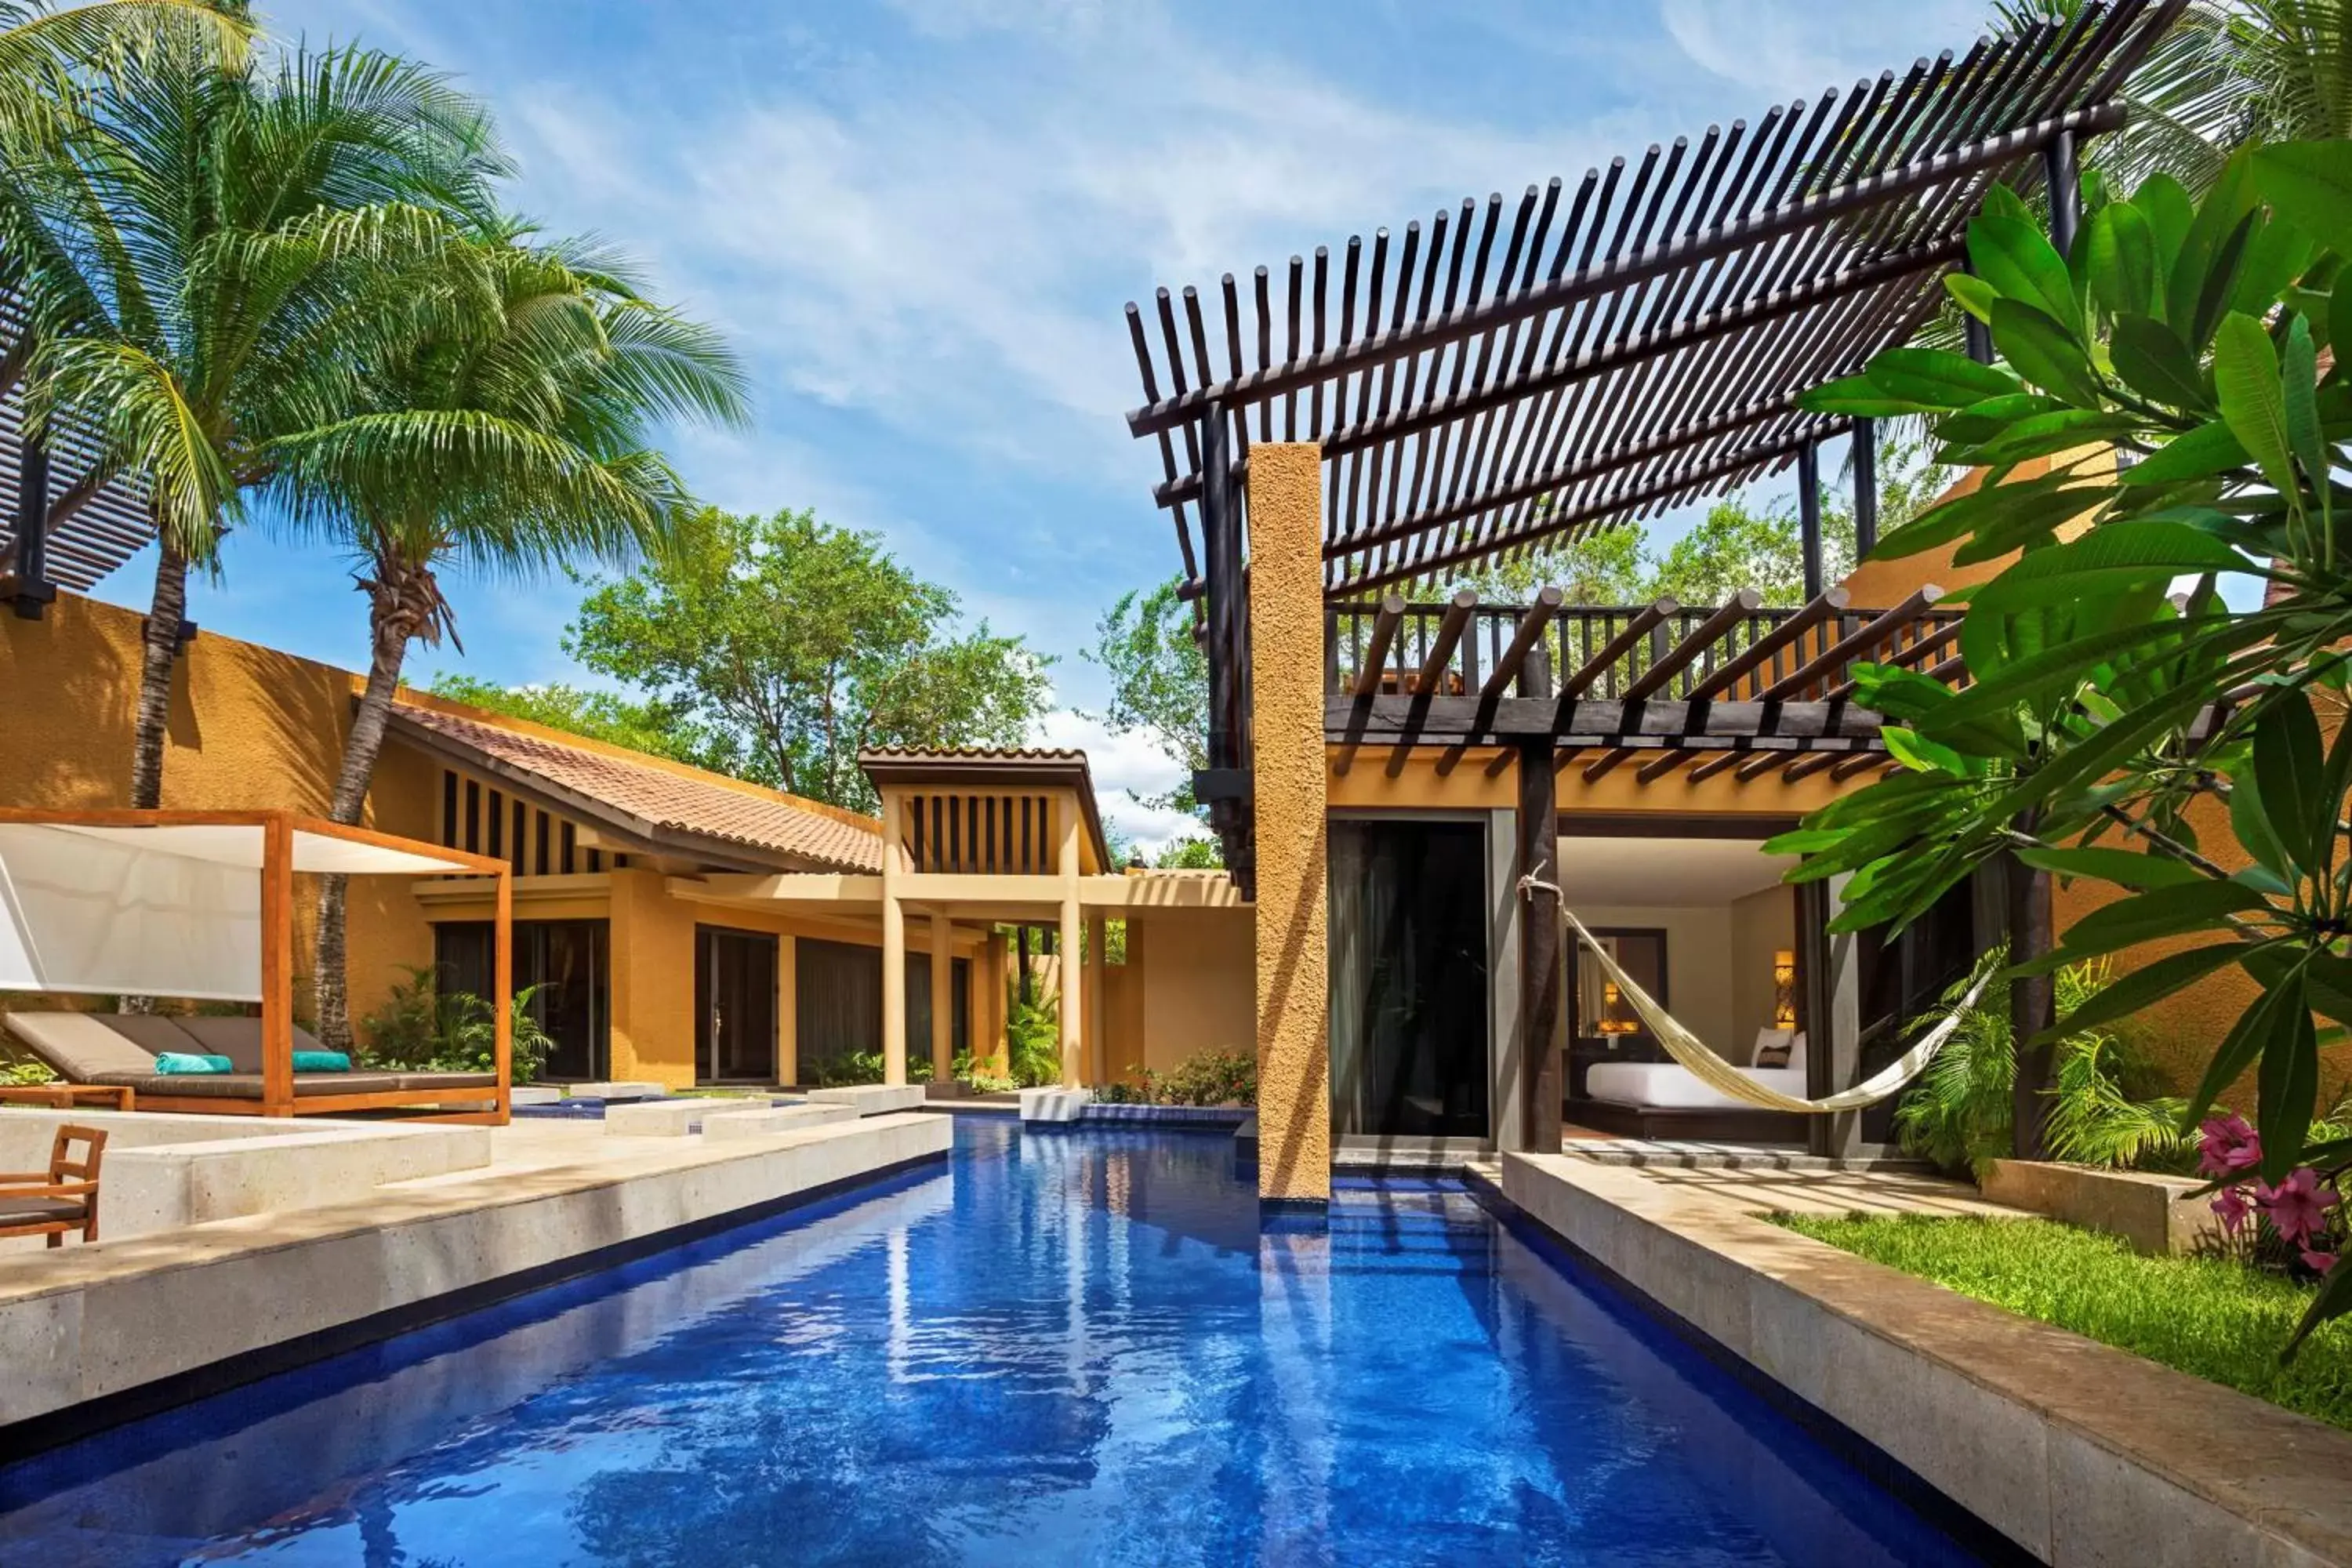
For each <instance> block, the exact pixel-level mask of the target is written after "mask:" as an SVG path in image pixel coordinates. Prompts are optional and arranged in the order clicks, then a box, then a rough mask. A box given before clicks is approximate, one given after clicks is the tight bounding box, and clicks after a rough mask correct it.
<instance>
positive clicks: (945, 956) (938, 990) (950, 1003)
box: [931, 910, 955, 1083]
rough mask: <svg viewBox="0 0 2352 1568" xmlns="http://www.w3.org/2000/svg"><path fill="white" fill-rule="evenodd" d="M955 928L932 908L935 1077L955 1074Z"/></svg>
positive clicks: (942, 1080) (940, 1080)
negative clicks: (953, 944)
mask: <svg viewBox="0 0 2352 1568" xmlns="http://www.w3.org/2000/svg"><path fill="white" fill-rule="evenodd" d="M954 935H955V928H954V927H953V926H951V925H950V924H949V923H948V917H947V915H946V913H945V912H944V911H943V910H932V911H931V1081H932V1082H933V1083H945V1082H946V1081H947V1080H948V1079H950V1078H953V1077H954V1076H955V949H954V948H953V946H952V945H951V942H953V939H954Z"/></svg>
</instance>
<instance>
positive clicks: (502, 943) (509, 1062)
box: [287, 864, 514, 1127]
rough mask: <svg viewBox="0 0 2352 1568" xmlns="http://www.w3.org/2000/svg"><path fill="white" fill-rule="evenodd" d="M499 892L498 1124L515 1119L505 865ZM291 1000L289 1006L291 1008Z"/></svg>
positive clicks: (494, 1055)
mask: <svg viewBox="0 0 2352 1568" xmlns="http://www.w3.org/2000/svg"><path fill="white" fill-rule="evenodd" d="M497 875H498V889H499V890H498V893H497V896H496V899H495V901H494V904H493V909H492V913H491V917H490V1003H491V1005H492V1006H493V1007H495V1008H497V1010H498V1012H497V1016H495V1017H493V1018H492V1019H491V1021H490V1065H491V1067H492V1068H493V1069H494V1070H496V1072H497V1073H498V1075H499V1113H498V1124H499V1126H500V1127H504V1126H505V1125H507V1123H508V1122H509V1121H512V1120H513V1119H514V877H513V875H512V873H510V872H509V870H508V869H507V868H506V866H505V865H504V864H501V865H500V866H499V869H498V873H497ZM288 1005H289V1007H290V1006H291V1005H293V1004H292V1000H291V998H289V1000H288ZM287 1039H288V1051H289V1055H288V1057H287V1061H288V1064H289V1067H290V1066H291V1064H292V1061H293V1057H292V1054H291V1052H292V1039H293V1034H292V1025H291V1022H290V1020H289V1026H288V1035H287Z"/></svg>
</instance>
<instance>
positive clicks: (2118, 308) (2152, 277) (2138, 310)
mask: <svg viewBox="0 0 2352 1568" xmlns="http://www.w3.org/2000/svg"><path fill="white" fill-rule="evenodd" d="M2078 254H2079V257H2080V259H2081V260H2082V263H2083V266H2084V272H2085V274H2086V275H2087V277H2088V279H2089V281H2090V285H2091V298H2092V299H2094V300H2097V301H2098V303H2099V307H2100V309H2101V310H2104V311H2105V312H2106V314H2108V315H2110V316H2125V315H2136V316H2141V317H2146V316H2147V315H2148V314H2150V313H2151V312H2153V311H2156V310H2160V309H2162V296H2161V295H2160V294H2159V293H2158V283H2159V281H2160V280H2161V279H2162V278H2163V276H2164V275H2163V273H2162V272H2161V271H2160V270H2159V269H2158V263H2157V256H2156V231H2155V229H2154V228H2153V227H2151V226H2149V224H2148V221H2147V214H2146V213H2144V212H2142V211H2140V209H2139V208H2137V207H2136V206H2133V205H2131V204H2130V203H2129V202H2110V203H2108V204H2107V205H2105V206H2104V207H2101V208H2100V209H2099V210H2098V212H2096V213H2095V214H2094V215H2093V216H2092V218H2091V221H2090V222H2089V224H2087V225H2086V226H2084V230H2083V244H2082V247H2081V249H2080V251H2079V253H2078Z"/></svg>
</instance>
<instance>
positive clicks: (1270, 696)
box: [1249, 442, 1331, 1202]
mask: <svg viewBox="0 0 2352 1568" xmlns="http://www.w3.org/2000/svg"><path fill="white" fill-rule="evenodd" d="M1249 539H1250V560H1249V572H1250V575H1249V614H1250V623H1249V625H1250V661H1249V666H1250V668H1249V681H1250V704H1251V712H1252V721H1251V722H1252V727H1253V729H1252V741H1253V747H1254V760H1255V780H1254V781H1253V782H1254V785H1255V792H1256V796H1255V803H1254V805H1253V812H1254V820H1255V836H1256V841H1257V917H1258V918H1257V921H1256V928H1255V937H1256V942H1255V945H1256V950H1257V955H1256V964H1255V968H1256V973H1257V1030H1256V1038H1257V1058H1258V1186H1257V1190H1258V1196H1259V1198H1260V1199H1261V1200H1271V1201H1274V1202H1321V1201H1325V1200H1328V1198H1329V1197H1330V1195H1331V1068H1330V1041H1329V1037H1328V1016H1329V1013H1330V997H1329V988H1328V983H1327V978H1326V975H1327V970H1328V954H1327V952H1326V951H1325V940H1326V939H1325V921H1326V914H1327V901H1328V900H1327V896H1326V889H1325V886H1324V878H1325V874H1326V872H1325V865H1326V860H1325V856H1326V847H1327V845H1326V832H1325V816H1324V813H1325V803H1326V795H1325V783H1326V779H1327V776H1328V761H1327V759H1326V756H1325V751H1324V745H1323V551H1322V545H1323V453H1322V448H1321V447H1320V446H1319V445H1318V444H1317V443H1314V442H1289V443H1282V444H1275V443H1265V444H1261V445H1259V446H1256V447H1252V448H1251V449H1250V463H1249Z"/></svg>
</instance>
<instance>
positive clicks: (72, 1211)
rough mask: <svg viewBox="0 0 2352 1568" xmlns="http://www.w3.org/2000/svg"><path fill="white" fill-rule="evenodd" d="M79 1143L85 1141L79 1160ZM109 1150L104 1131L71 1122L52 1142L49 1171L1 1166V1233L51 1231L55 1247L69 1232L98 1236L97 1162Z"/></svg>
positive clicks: (45, 1233) (88, 1238) (42, 1233)
mask: <svg viewBox="0 0 2352 1568" xmlns="http://www.w3.org/2000/svg"><path fill="white" fill-rule="evenodd" d="M76 1143H79V1144H82V1145H84V1149H83V1152H82V1156H81V1158H80V1159H79V1160H77V1159H75V1158H74V1157H73V1146H74V1145H75V1144H76ZM105 1153H106V1134H105V1133H104V1132H102V1131H99V1130H98V1129H97V1128H95V1127H75V1126H71V1125H68V1126H63V1127H60V1128H58V1137H57V1142H55V1143H52V1144H51V1145H50V1146H49V1168H48V1169H47V1170H46V1171H0V1236H46V1237H48V1238H49V1245H50V1246H51V1247H62V1246H64V1245H65V1239H66V1232H68V1231H69V1230H78V1231H79V1232H81V1238H82V1240H84V1241H86V1242H88V1241H96V1240H97V1239H98V1166H99V1162H100V1159H102V1158H103V1157H104V1155H105Z"/></svg>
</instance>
